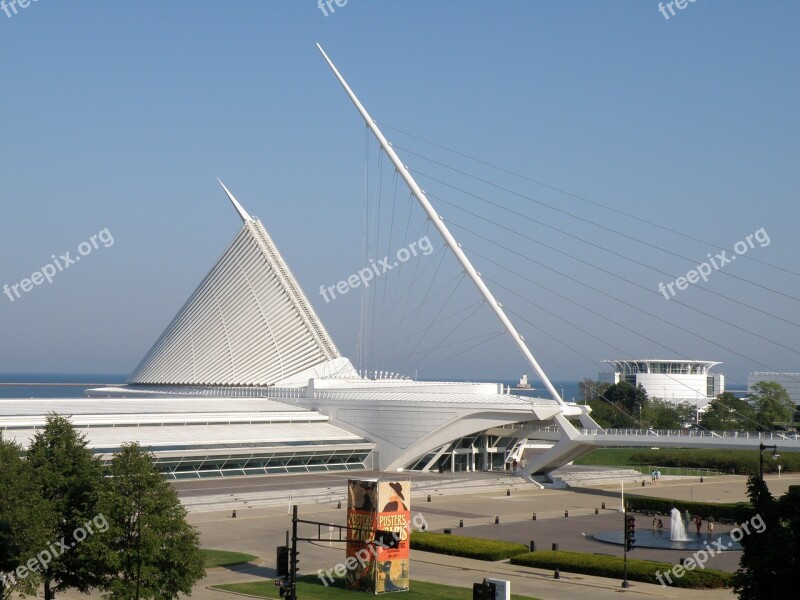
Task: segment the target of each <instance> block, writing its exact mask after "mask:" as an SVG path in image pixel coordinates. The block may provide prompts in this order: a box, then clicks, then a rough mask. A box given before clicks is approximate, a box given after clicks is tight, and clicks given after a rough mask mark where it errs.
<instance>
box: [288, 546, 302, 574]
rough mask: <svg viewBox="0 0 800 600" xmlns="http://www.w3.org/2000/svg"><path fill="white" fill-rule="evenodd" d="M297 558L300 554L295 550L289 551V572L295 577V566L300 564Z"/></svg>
mask: <svg viewBox="0 0 800 600" xmlns="http://www.w3.org/2000/svg"><path fill="white" fill-rule="evenodd" d="M298 556H300V553H299V552H298V551H297V550H294V549H292V550H289V557H290V562H289V568H290V569H291V572H292V573H294V574H295V575H297V571H298V569H297V565H298V564H299V563H300V559H299V558H298Z"/></svg>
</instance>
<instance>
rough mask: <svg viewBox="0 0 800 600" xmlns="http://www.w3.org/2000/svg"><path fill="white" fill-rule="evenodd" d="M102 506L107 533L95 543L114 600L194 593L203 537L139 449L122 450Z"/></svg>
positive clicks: (161, 599)
mask: <svg viewBox="0 0 800 600" xmlns="http://www.w3.org/2000/svg"><path fill="white" fill-rule="evenodd" d="M110 475H111V477H110V479H109V480H108V485H107V488H106V489H105V490H104V492H103V494H102V498H101V501H100V506H101V510H102V514H103V515H104V516H105V517H106V519H107V521H108V524H109V527H108V530H107V531H106V532H104V533H102V534H100V535H97V536H95V537H94V538H92V540H91V541H90V544H89V546H90V547H91V548H92V550H93V552H94V553H95V556H96V558H97V560H100V561H101V562H103V563H104V565H105V567H104V572H105V574H106V575H105V576H106V580H105V583H104V586H103V587H104V590H105V592H106V594H105V597H106V598H108V599H109V600H134V599H139V598H141V599H148V600H149V599H157V600H171V599H173V598H177V597H178V594H181V593H182V594H186V595H189V594H191V591H192V586H193V585H194V584H195V583H196V582H197V581H198V580H200V579H201V578H202V577H203V576H204V575H205V571H204V569H203V557H202V555H201V553H200V544H199V537H198V533H197V531H196V530H195V528H194V527H192V526H191V525H189V523H187V521H186V509H185V508H184V507H183V505H181V503H180V500H179V499H178V495H177V493H176V492H175V490H174V489H173V488H172V486H170V485H169V483H167V482H166V481H164V478H163V476H162V475H161V473H159V471H158V469H156V467H155V465H154V464H153V460H152V457H151V455H150V454H149V453H148V452H146V451H145V450H143V449H142V448H141V447H140V446H139V445H138V444H128V445H125V446H123V447H122V449H121V450H120V452H119V453H118V454H117V455H116V456H115V457H114V460H113V462H112V464H111V470H110Z"/></svg>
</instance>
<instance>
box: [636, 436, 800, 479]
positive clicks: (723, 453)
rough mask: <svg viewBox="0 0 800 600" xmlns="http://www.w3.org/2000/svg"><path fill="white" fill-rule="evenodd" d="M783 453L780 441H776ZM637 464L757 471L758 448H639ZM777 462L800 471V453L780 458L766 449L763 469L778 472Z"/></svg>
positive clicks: (790, 453)
mask: <svg viewBox="0 0 800 600" xmlns="http://www.w3.org/2000/svg"><path fill="white" fill-rule="evenodd" d="M775 443H776V444H777V445H778V452H780V441H777V442H775ZM629 461H630V463H631V464H634V465H656V466H660V467H694V468H699V469H718V470H720V471H722V472H723V473H729V472H730V471H731V469H733V471H734V472H735V473H739V474H746V475H749V474H752V473H758V448H756V449H755V450H696V449H689V448H678V449H674V450H667V449H664V450H639V451H637V452H633V453H632V454H631V455H630V458H629ZM778 465H781V469H782V470H783V471H785V472H797V471H800V453H796V452H786V453H784V454H781V456H780V458H778V459H777V460H775V459H773V458H772V452H769V451H765V452H764V472H765V473H777V472H778Z"/></svg>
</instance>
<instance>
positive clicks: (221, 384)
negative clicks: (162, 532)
mask: <svg viewBox="0 0 800 600" xmlns="http://www.w3.org/2000/svg"><path fill="white" fill-rule="evenodd" d="M320 50H321V49H320ZM323 54H324V53H323ZM325 59H326V60H327V61H328V64H329V66H330V67H331V69H332V70H333V72H334V74H335V75H336V77H337V79H338V80H339V83H340V84H341V85H342V86H343V88H344V89H345V91H346V93H347V94H348V96H349V97H350V99H351V101H352V102H353V104H354V105H355V106H356V108H357V110H358V111H359V113H360V114H361V116H362V118H363V119H364V122H365V123H366V125H367V127H369V128H370V130H371V131H372V133H373V134H374V135H375V137H376V138H377V139H378V141H379V143H380V144H381V147H382V149H383V151H384V152H385V153H386V155H387V156H388V157H389V159H390V160H391V162H392V164H393V165H394V167H395V169H396V172H397V174H398V176H399V177H401V178H402V179H403V180H404V181H405V183H406V184H407V186H408V187H409V189H410V191H411V193H412V194H413V196H414V197H415V198H416V199H417V201H418V202H419V204H420V206H421V208H422V209H423V210H424V211H425V213H426V215H427V216H428V218H429V220H430V223H431V225H432V227H433V228H435V229H436V230H437V232H438V234H439V235H440V236H441V238H442V239H443V240H444V241H445V243H446V245H447V246H448V248H449V250H450V251H451V252H452V254H453V257H454V258H455V259H456V260H457V261H458V263H459V265H460V267H461V268H462V269H463V271H464V273H465V275H466V276H467V278H468V279H470V280H471V281H472V283H473V284H474V286H475V293H477V295H478V296H479V297H481V299H482V300H483V301H484V302H486V305H487V306H488V307H489V308H491V310H492V311H493V312H494V314H495V316H496V317H497V318H498V320H499V322H500V323H501V325H502V327H503V328H504V330H505V332H506V334H507V335H508V339H509V341H510V342H511V343H513V344H514V345H515V346H516V347H517V348H518V349H519V351H520V353H521V355H522V357H523V358H524V359H525V361H526V362H527V364H528V365H529V367H530V368H531V369H532V370H533V372H535V373H536V375H537V377H538V379H539V381H540V382H541V383H542V384H543V386H544V388H546V389H547V391H548V392H549V394H550V397H549V398H532V397H522V396H516V395H513V394H511V393H510V391H509V390H508V389H507V388H504V386H503V385H501V384H496V383H466V382H420V381H414V380H412V379H410V378H407V377H393V378H385V377H382V376H381V377H369V376H365V375H363V374H360V373H358V372H357V371H356V370H355V369H354V368H353V365H352V364H351V362H350V360H348V359H347V358H346V357H344V356H342V355H341V353H340V352H339V350H338V348H337V346H336V344H335V342H334V341H333V339H332V338H331V336H330V335H329V334H328V332H327V330H326V328H325V326H324V325H323V323H322V321H321V320H320V319H319V317H318V315H317V314H316V312H315V311H314V309H313V307H312V305H311V303H310V302H309V300H308V298H307V297H306V295H305V294H304V292H303V290H302V289H301V288H300V285H299V284H298V282H297V280H296V279H295V277H294V275H293V274H292V272H291V270H290V268H289V266H288V265H287V264H286V262H285V261H284V259H283V258H282V257H281V255H280V253H279V252H278V249H277V247H276V246H275V244H274V243H273V241H272V239H271V238H270V236H269V234H268V233H267V231H266V229H265V228H264V226H263V225H262V223H261V221H259V220H258V219H257V218H255V217H251V216H250V214H248V213H247V211H245V210H244V208H243V207H242V206H241V205H240V204H239V202H237V200H236V198H234V197H233V195H232V194H231V193H230V192H229V191H228V190H227V188H225V193H226V194H227V196H228V199H229V200H230V202H231V203H232V204H233V206H234V208H235V210H236V212H237V214H238V216H239V217H240V219H241V221H242V227H241V229H240V230H239V231H238V233H237V234H236V235H235V237H234V239H233V241H232V242H231V243H230V245H229V246H228V248H227V249H226V250H225V251H224V252H223V253H222V256H221V257H220V259H219V260H218V261H217V263H216V264H215V265H214V266H213V267H212V268H211V270H210V272H209V273H208V275H207V276H206V277H205V278H204V279H203V280H202V281H201V282H200V284H199V285H198V287H197V289H196V290H195V291H194V292H193V293H192V294H191V296H190V297H189V299H188V300H187V301H186V303H185V304H184V305H183V307H181V308H180V310H179V311H178V313H177V315H176V316H175V317H174V318H173V319H172V320H171V321H170V322H169V324H168V325H167V326H166V328H165V329H164V332H163V333H162V334H161V336H160V337H159V338H158V339H157V340H156V342H155V344H154V345H153V347H152V348H151V349H150V351H149V352H148V353H147V354H146V355H145V357H144V358H143V359H142V361H141V363H140V364H139V365H138V366H137V367H136V369H135V370H134V371H133V373H132V374H131V376H130V379H129V381H128V383H127V384H126V385H122V386H115V387H105V388H95V389H92V390H87V396H88V397H87V398H82V399H62V400H53V399H40V400H35V399H34V400H31V399H24V400H22V399H20V400H4V401H3V402H0V434H2V435H3V437H4V438H6V439H12V440H15V441H17V442H18V443H19V444H20V445H21V446H22V447H23V449H24V448H25V447H26V446H27V445H28V444H29V443H30V440H31V438H32V437H33V436H34V435H35V434H36V432H37V431H39V430H40V429H41V427H42V426H43V425H44V423H45V421H46V418H47V415H48V414H50V413H53V412H55V413H58V414H63V415H69V416H70V417H71V419H72V422H73V424H74V425H75V426H76V427H77V428H78V429H79V430H80V431H81V433H83V434H84V436H85V439H86V442H87V445H88V446H89V447H90V448H91V449H92V450H93V451H94V452H95V453H96V454H98V455H99V456H101V457H102V458H103V459H104V460H108V459H109V458H110V457H111V456H112V455H113V454H114V453H115V452H117V451H118V450H119V449H120V447H121V446H122V445H123V444H125V443H128V442H138V443H140V444H141V445H143V446H145V447H148V448H149V449H150V450H151V451H152V452H153V455H154V456H155V459H156V461H157V463H158V465H159V466H160V468H161V469H162V471H163V472H164V474H165V476H167V477H171V478H176V479H177V478H201V477H221V476H231V475H232V476H237V475H238V476H247V475H264V474H267V475H269V474H279V473H303V472H312V471H330V470H337V471H339V470H358V469H380V470H387V471H388V470H404V469H413V470H421V471H429V470H440V471H473V470H486V471H489V470H494V469H504V468H508V466H509V465H511V464H513V463H514V462H515V461H519V464H520V466H522V469H520V473H521V474H523V475H524V476H526V477H530V476H531V475H532V474H535V473H548V472H550V471H552V470H553V469H556V468H558V467H560V466H562V465H564V464H567V463H568V462H570V461H572V460H574V459H575V458H577V457H579V456H581V455H583V454H585V453H587V452H589V451H591V450H592V449H593V448H595V447H599V446H602V447H608V446H615V445H622V446H628V447H631V446H640V447H649V446H652V445H653V439H652V437H651V436H652V435H658V436H659V437H658V445H659V446H663V447H672V446H675V447H679V446H686V445H701V446H702V445H708V446H712V447H717V448H722V447H754V444H755V445H756V446H755V447H757V443H758V440H759V438H752V439H751V438H749V437H741V438H739V437H737V438H735V439H733V438H730V439H729V438H723V437H720V436H710V435H709V436H705V437H703V438H699V437H698V438H697V439H696V440H694V439H693V440H690V439H689V438H688V437H686V436H683V435H676V436H672V437H671V436H670V435H669V434H668V433H665V432H661V433H656V432H650V431H632V432H631V431H627V430H626V431H612V430H609V431H605V430H602V429H601V428H600V427H599V426H598V425H597V423H596V422H595V421H594V420H593V419H592V418H591V417H590V415H589V412H590V410H591V409H590V408H589V407H588V406H580V405H576V404H574V403H568V402H565V401H564V400H563V399H562V398H561V397H560V395H559V394H558V392H557V390H556V389H555V387H554V386H553V385H552V383H551V382H550V380H549V379H548V378H547V375H546V374H545V373H544V371H543V370H542V368H541V366H540V365H539V364H538V362H537V361H536V359H535V358H534V357H533V355H532V354H531V352H530V350H529V349H528V347H527V344H526V342H525V340H524V339H523V337H522V336H521V335H520V334H519V332H518V331H517V330H516V329H515V327H514V325H513V324H512V323H511V321H510V320H509V319H508V317H507V315H506V314H505V312H504V310H503V309H502V307H501V305H500V303H499V302H497V300H496V299H495V298H494V296H493V295H492V293H491V292H490V291H489V289H488V288H487V286H486V284H485V283H484V281H483V279H482V277H481V275H480V273H478V272H477V271H476V270H475V268H474V267H473V265H472V264H471V263H470V261H469V259H468V258H467V257H466V255H465V253H464V251H463V250H462V249H461V246H460V245H459V244H458V243H457V242H456V240H455V239H454V238H453V236H452V234H451V233H450V231H449V230H448V229H447V227H446V225H445V223H444V220H443V219H442V218H441V217H440V216H439V214H438V213H436V212H435V210H434V209H433V207H432V206H431V205H430V203H429V201H428V199H427V198H426V196H425V193H424V192H423V191H422V190H421V188H420V187H419V186H418V185H417V183H416V182H415V181H414V179H413V177H412V176H411V174H410V172H409V170H408V169H407V168H406V167H405V166H404V165H403V163H402V162H401V161H400V159H399V158H398V156H397V154H396V153H395V151H394V149H393V148H392V146H391V145H390V144H389V143H388V142H387V140H386V138H385V137H384V136H383V134H382V133H381V132H380V130H379V129H378V126H377V125H376V122H375V121H374V120H373V119H372V118H371V117H370V116H369V114H368V113H367V112H366V110H365V109H364V107H363V106H362V105H361V103H360V102H359V101H358V99H357V98H356V97H355V95H354V94H353V92H352V90H350V88H349V87H348V86H347V84H346V83H345V81H344V79H343V78H342V77H341V75H340V74H339V72H338V71H337V70H336V68H335V67H334V66H333V64H332V63H331V62H330V60H329V59H328V57H327V56H325ZM223 188H224V186H223ZM611 364H613V365H614V369H615V370H614V372H613V373H610V374H609V377H610V378H611V379H612V380H615V381H617V380H619V379H620V378H624V379H625V380H630V381H631V382H632V383H634V384H639V383H641V384H642V385H644V386H645V387H646V389H648V391H649V393H651V394H652V395H654V396H662V397H668V398H670V399H672V398H674V399H676V400H677V399H678V398H695V399H697V400H698V401H699V400H700V399H706V398H708V397H710V396H713V395H715V394H717V393H719V392H720V391H722V388H723V380H722V376H721V375H713V376H712V375H711V374H710V373H709V371H708V370H709V368H710V367H711V366H713V365H715V364H717V363H708V362H696V361H611ZM662 434H663V435H662ZM793 443H794V446H795V447H796V448H797V449H798V450H800V441H798V440H794V442H793ZM782 447H783V446H782Z"/></svg>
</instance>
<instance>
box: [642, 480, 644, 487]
mask: <svg viewBox="0 0 800 600" xmlns="http://www.w3.org/2000/svg"><path fill="white" fill-rule="evenodd" d="M642 487H644V479H642Z"/></svg>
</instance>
